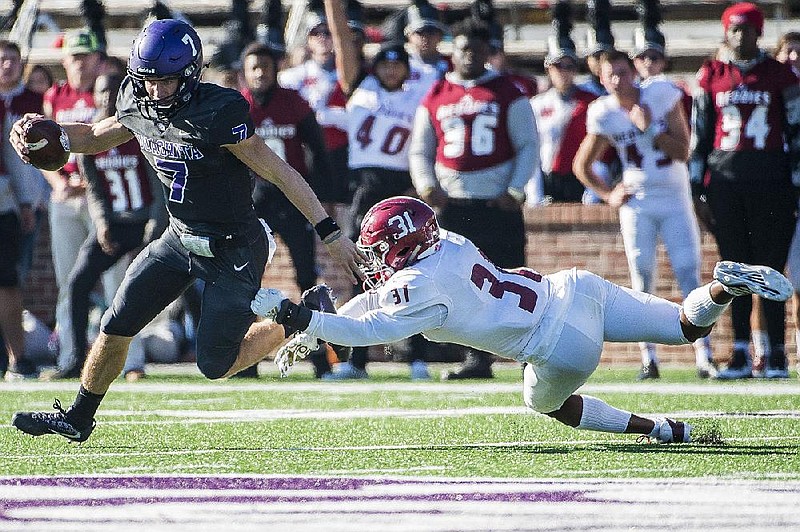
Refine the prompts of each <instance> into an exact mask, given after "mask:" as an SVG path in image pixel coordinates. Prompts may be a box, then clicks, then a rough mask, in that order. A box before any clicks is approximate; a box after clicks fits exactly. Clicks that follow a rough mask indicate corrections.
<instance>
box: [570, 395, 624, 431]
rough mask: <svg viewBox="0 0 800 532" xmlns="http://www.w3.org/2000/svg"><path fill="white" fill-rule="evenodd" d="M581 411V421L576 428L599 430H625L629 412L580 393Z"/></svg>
mask: <svg viewBox="0 0 800 532" xmlns="http://www.w3.org/2000/svg"><path fill="white" fill-rule="evenodd" d="M581 398H582V399H583V413H582V414H581V422H580V423H579V424H578V426H577V427H576V428H578V429H581V430H597V431H600V432H616V433H621V432H625V429H626V428H628V422H629V421H630V420H631V413H630V412H625V411H624V410H619V409H617V408H614V407H613V406H611V405H609V404H608V403H606V402H604V401H601V400H600V399H598V398H596V397H592V396H591V395H581Z"/></svg>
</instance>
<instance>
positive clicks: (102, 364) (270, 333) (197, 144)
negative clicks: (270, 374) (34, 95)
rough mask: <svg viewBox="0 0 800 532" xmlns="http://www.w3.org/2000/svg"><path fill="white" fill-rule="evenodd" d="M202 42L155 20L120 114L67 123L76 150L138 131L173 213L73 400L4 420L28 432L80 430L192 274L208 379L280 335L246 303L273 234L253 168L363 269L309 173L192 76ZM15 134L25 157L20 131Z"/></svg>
mask: <svg viewBox="0 0 800 532" xmlns="http://www.w3.org/2000/svg"><path fill="white" fill-rule="evenodd" d="M202 67H203V51H202V45H201V42H200V38H199V37H198V35H197V33H196V32H195V30H194V29H193V28H192V27H191V26H189V25H188V24H186V23H184V22H181V21H178V20H172V19H165V20H156V21H154V22H152V23H150V24H149V25H148V26H147V27H145V28H144V29H143V30H142V32H141V33H140V34H139V36H138V37H137V38H136V41H135V42H134V44H133V50H132V51H131V55H130V59H129V61H128V76H127V77H126V78H125V81H124V82H123V84H122V87H121V88H120V94H119V97H118V99H117V114H116V116H112V117H109V118H107V119H105V120H102V121H100V122H97V123H94V124H78V123H69V124H63V127H64V129H65V130H66V132H67V134H68V135H69V139H70V143H71V146H72V151H74V152H77V153H99V152H102V151H105V150H109V149H111V148H112V147H114V146H117V145H120V144H122V143H124V142H126V141H128V140H130V139H132V138H134V137H136V138H137V140H138V141H139V144H140V146H141V149H142V152H143V153H144V155H145V157H146V158H147V160H148V162H149V163H150V164H151V165H152V166H153V168H155V170H156V172H157V174H158V177H159V179H160V181H161V184H162V189H163V191H164V194H165V196H166V197H165V199H166V204H167V208H168V210H169V214H170V224H169V227H168V228H167V230H166V231H165V232H164V234H163V235H162V236H161V237H160V238H159V239H157V240H155V241H154V242H152V243H151V244H150V245H148V246H147V247H146V248H145V249H144V250H143V251H142V252H141V253H140V254H139V256H138V257H137V258H136V259H135V260H134V261H133V263H132V264H131V266H130V267H129V268H128V271H127V273H126V276H125V280H124V281H123V283H122V286H121V287H120V289H119V291H118V292H117V295H116V296H115V298H114V303H113V305H112V306H111V308H110V309H109V310H108V311H107V312H106V314H105V315H104V316H103V320H102V325H101V332H100V335H99V336H98V338H97V340H96V341H95V343H94V344H93V345H92V348H91V351H90V353H89V356H88V359H87V362H86V365H85V366H84V369H83V373H82V376H81V386H80V390H79V392H78V395H77V398H76V400H75V402H74V404H73V405H72V406H71V407H70V408H68V409H67V410H64V409H63V408H61V404H60V402H58V401H56V404H55V407H56V409H57V410H58V411H57V412H55V413H43V412H20V413H17V414H15V416H14V418H13V420H12V423H13V424H14V426H15V427H17V428H18V429H19V430H22V431H23V432H26V433H28V434H31V435H34V436H39V435H43V434H58V435H60V436H63V437H65V438H67V439H68V440H71V441H77V442H81V441H85V440H86V439H87V438H88V437H89V435H90V434H91V432H92V430H93V429H94V426H95V421H94V414H95V412H96V411H97V409H98V407H99V406H100V402H101V401H102V399H103V396H104V394H105V393H106V391H107V390H108V388H109V386H110V385H111V383H112V382H113V381H114V379H115V378H116V377H117V376H118V375H119V374H120V371H121V370H122V368H123V364H124V362H125V357H126V353H127V350H128V346H129V344H130V341H131V337H133V336H134V335H135V334H136V333H137V332H139V331H140V330H141V329H142V328H143V327H144V326H145V325H146V324H147V323H148V322H149V321H150V320H152V319H153V318H154V317H155V316H156V314H158V313H159V312H160V311H161V310H162V309H164V308H165V307H166V306H167V304H169V303H170V302H171V301H173V300H174V299H176V298H177V297H178V296H179V295H180V294H181V293H182V292H183V291H184V290H185V289H186V288H187V287H188V286H190V285H191V284H192V283H193V282H194V281H195V279H197V278H201V279H203V280H204V281H205V289H204V293H203V307H202V314H203V317H202V319H201V321H200V324H199V327H198V330H197V365H198V367H199V368H200V371H201V372H202V373H203V374H204V375H205V376H206V377H208V378H210V379H218V378H222V377H228V376H230V375H233V374H235V373H237V372H238V371H240V370H242V369H244V368H247V367H249V366H251V365H253V364H255V363H256V362H258V361H259V360H261V359H262V358H263V357H264V355H265V353H268V352H270V351H271V350H272V349H274V348H275V347H277V346H278V345H279V344H280V343H281V342H282V341H283V338H284V330H283V328H282V327H279V326H276V325H275V324H274V323H271V322H257V323H254V321H255V315H254V314H253V313H252V311H251V310H250V302H251V301H252V299H253V297H254V296H255V294H256V292H257V291H258V289H259V287H260V282H261V278H262V274H263V273H264V267H265V266H266V264H267V262H268V260H269V251H270V246H269V240H271V238H270V235H268V234H266V232H265V230H264V228H263V226H262V224H261V222H260V221H259V219H258V218H257V217H256V214H255V211H254V209H253V202H252V198H251V178H250V170H253V171H254V172H255V173H256V174H258V175H259V176H261V177H262V178H264V179H267V180H269V181H271V182H273V183H275V184H276V185H277V186H278V188H280V189H281V191H282V192H283V193H284V194H286V196H287V197H288V198H289V199H290V200H291V201H292V203H293V204H294V205H295V206H296V207H297V208H298V209H300V211H301V212H302V213H303V214H304V215H305V217H306V218H307V219H308V220H309V221H310V222H311V223H312V224H313V225H314V228H315V230H316V232H317V233H318V235H319V236H320V238H321V239H322V241H323V243H324V244H325V245H326V247H327V249H328V251H329V252H330V253H331V255H332V256H333V257H334V258H335V259H336V260H337V261H338V262H340V263H341V264H342V265H343V266H344V267H345V269H346V270H347V271H348V272H349V273H351V274H352V275H354V276H356V277H358V278H361V277H362V276H363V275H362V273H361V271H360V269H359V264H361V263H363V258H362V257H363V254H362V253H361V252H360V251H358V250H357V249H356V247H355V244H354V243H353V242H352V241H350V240H349V239H347V238H340V237H341V231H340V230H339V228H338V226H337V225H336V222H334V221H333V219H332V218H330V217H329V216H328V215H327V213H326V212H325V209H324V208H323V206H322V205H321V204H320V202H319V200H318V199H317V197H316V196H315V195H314V193H313V191H312V190H311V188H310V187H309V186H308V183H306V181H305V180H304V179H303V178H302V177H300V175H299V174H298V173H297V172H296V171H295V170H293V169H292V168H291V167H290V166H289V165H287V164H286V163H285V162H283V160H282V159H281V158H280V157H278V156H277V155H276V154H275V153H274V152H273V151H272V150H270V149H269V148H268V147H267V145H266V144H265V143H264V141H263V140H262V139H261V138H260V137H258V136H257V135H255V128H254V127H253V121H252V119H251V118H250V114H249V106H248V104H247V102H246V101H245V99H244V98H243V97H242V95H241V94H240V93H239V92H237V91H235V90H232V89H226V88H222V87H219V86H217V85H212V84H209V83H201V82H200V73H201V70H202ZM37 118H38V117H37V116H36V115H26V116H24V117H23V118H22V119H20V120H19V121H17V122H16V123H15V124H14V126H13V129H12V134H11V141H12V145H14V147H15V149H16V150H17V152H18V153H19V154H20V156H21V157H22V158H23V160H26V161H27V156H26V153H27V149H26V148H25V145H24V142H23V140H24V130H25V126H26V124H27V122H29V121H30V120H35V119H37Z"/></svg>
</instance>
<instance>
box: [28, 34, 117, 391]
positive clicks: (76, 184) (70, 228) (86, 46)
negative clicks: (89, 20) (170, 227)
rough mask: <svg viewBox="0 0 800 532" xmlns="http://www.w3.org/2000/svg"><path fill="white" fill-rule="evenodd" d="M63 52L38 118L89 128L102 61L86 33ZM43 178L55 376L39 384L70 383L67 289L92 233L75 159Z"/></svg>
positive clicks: (107, 281)
mask: <svg viewBox="0 0 800 532" xmlns="http://www.w3.org/2000/svg"><path fill="white" fill-rule="evenodd" d="M63 51H64V58H63V60H62V64H63V65H64V70H65V72H66V74H67V79H66V81H62V82H60V83H58V84H56V85H54V86H53V87H52V88H51V89H50V90H49V91H47V92H46V93H45V95H44V113H43V114H44V115H45V116H46V117H48V118H52V119H53V120H55V121H57V122H83V123H87V124H88V123H91V122H92V120H93V119H94V114H95V106H94V97H93V95H92V91H93V88H94V82H95V79H97V74H98V71H99V67H100V64H101V61H102V58H103V56H102V53H101V51H100V47H99V44H98V42H97V38H96V37H95V35H94V34H93V33H91V32H89V31H88V30H85V29H81V30H75V31H71V32H68V33H67V35H66V36H65V37H64V44H63ZM42 174H43V175H44V177H45V179H47V181H48V183H50V187H51V188H52V193H51V194H50V209H49V215H50V243H51V253H52V256H53V268H54V270H55V274H56V283H57V284H58V302H57V304H56V331H57V333H58V340H59V345H60V351H59V355H58V370H57V371H56V372H55V373H52V374H50V375H43V378H45V379H61V378H74V377H78V376H79V375H80V368H81V367H80V365H79V361H76V360H75V359H74V358H73V355H74V353H75V346H74V345H73V344H72V334H71V332H70V331H72V325H71V319H72V311H71V309H70V299H69V296H68V290H67V284H68V281H69V275H70V272H71V271H72V267H73V266H74V265H75V263H76V262H77V258H78V252H79V250H80V248H81V244H83V242H84V241H85V240H86V238H87V237H88V236H89V234H90V233H91V232H92V230H93V227H92V220H91V217H90V215H89V208H88V203H87V201H86V179H85V178H84V176H82V175H81V173H80V169H79V168H78V163H77V158H76V156H75V155H73V156H71V157H70V160H69V162H67V164H66V165H65V166H64V168H62V169H61V170H58V171H56V172H49V171H43V172H42ZM126 266H127V262H126V261H118V262H117V264H116V265H115V266H113V267H112V268H111V269H109V270H108V271H107V272H106V273H105V274H103V293H104V295H105V303H106V304H107V305H110V304H111V301H112V300H113V299H114V292H115V290H116V287H118V286H119V284H120V283H121V282H122V278H123V277H124V275H125V268H126ZM83 357H85V354H83ZM83 357H82V358H83Z"/></svg>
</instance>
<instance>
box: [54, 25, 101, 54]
mask: <svg viewBox="0 0 800 532" xmlns="http://www.w3.org/2000/svg"><path fill="white" fill-rule="evenodd" d="M62 48H63V49H64V53H65V54H66V55H78V54H91V53H93V52H99V51H101V47H100V43H99V42H98V40H97V36H96V35H95V34H94V33H92V32H91V31H89V30H85V29H84V30H73V31H70V32H68V33H67V34H66V35H65V36H64V44H63V45H62Z"/></svg>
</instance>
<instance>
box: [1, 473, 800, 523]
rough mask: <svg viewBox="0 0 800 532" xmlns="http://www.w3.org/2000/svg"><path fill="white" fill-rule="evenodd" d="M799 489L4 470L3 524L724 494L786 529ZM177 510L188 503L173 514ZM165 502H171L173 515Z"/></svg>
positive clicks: (685, 501)
mask: <svg viewBox="0 0 800 532" xmlns="http://www.w3.org/2000/svg"><path fill="white" fill-rule="evenodd" d="M26 488H27V489H26ZM73 490H74V491H73ZM123 490H124V491H123ZM87 492H88V493H87ZM3 494H7V497H3ZM675 494H679V495H680V496H679V497H677V498H676V497H675ZM797 500H800V482H797V481H787V482H776V481H773V482H770V481H752V482H750V481H744V480H738V481H737V480H724V479H716V480H715V479H662V480H654V479H643V480H636V479H617V480H602V479H563V480H558V479H545V480H538V479H487V478H483V479H469V478H460V479H446V478H430V479H428V478H420V477H416V478H414V477H409V478H408V479H405V478H403V477H388V478H379V477H363V478H345V477H305V476H296V477H278V476H275V477H271V476H264V477H259V476H208V475H205V476H183V475H181V476H155V475H148V476H132V475H126V476H120V477H113V476H98V477H92V476H75V477H68V476H64V477H6V478H0V529H2V530H25V531H28V530H49V529H53V528H52V527H56V528H55V529H57V528H58V526H59V525H60V524H64V523H65V522H68V523H69V524H70V526H71V527H72V528H70V530H73V529H75V527H78V528H79V529H81V530H86V531H89V532H93V531H94V530H98V531H99V530H103V531H105V530H108V529H109V527H111V529H114V530H124V531H127V530H136V531H137V532H138V531H140V530H144V529H147V528H148V527H155V528H159V527H163V526H165V525H166V524H167V523H170V524H171V523H174V522H175V519H179V520H180V519H183V520H184V524H185V525H186V527H187V529H189V530H193V529H192V528H189V527H191V526H193V525H197V524H198V523H202V524H203V526H212V528H213V527H223V528H225V527H226V526H231V525H232V524H233V522H237V525H238V526H239V529H241V530H263V529H264V528H263V527H264V526H265V525H269V524H273V525H279V526H285V525H287V523H293V524H294V527H295V529H297V530H300V529H303V528H304V527H308V528H309V529H313V530H328V529H330V530H347V529H360V528H358V527H357V526H356V523H360V524H361V525H362V528H363V526H367V528H370V526H373V525H374V529H381V528H385V527H391V526H393V525H396V524H397V523H401V524H405V525H406V526H407V527H408V528H407V529H408V530H413V529H419V530H483V529H486V528H485V527H486V526H489V525H491V523H495V522H496V521H495V519H496V518H497V515H498V511H502V512H503V515H504V517H503V523H504V524H505V525H508V526H506V527H505V528H504V529H514V530H520V529H526V530H527V529H531V523H532V522H537V521H535V520H536V519H541V521H538V523H539V524H540V525H541V527H539V526H537V527H533V528H547V529H551V528H552V527H551V526H550V525H552V524H553V521H552V520H553V519H557V520H558V522H559V523H562V521H563V520H564V519H568V520H569V522H570V524H571V525H572V526H573V527H575V526H577V527H578V528H577V529H585V528H586V527H589V528H591V527H595V526H596V527H599V528H604V527H611V528H615V529H616V528H620V527H622V528H626V527H628V526H633V525H636V524H640V521H641V515H642V512H643V511H644V509H646V511H647V512H648V515H651V516H659V515H660V516H662V517H668V519H669V520H670V521H671V523H672V524H673V525H676V526H678V527H679V528H681V527H682V528H689V529H691V528H697V527H698V526H699V525H700V524H701V523H707V522H708V519H709V518H711V516H717V517H716V519H718V518H719V513H718V512H717V510H715V508H717V507H718V506H719V505H722V507H724V508H725V510H723V512H725V520H724V525H725V526H723V527H722V528H723V529H726V530H737V531H738V530H752V524H753V522H754V521H753V519H754V518H755V519H757V520H758V522H759V523H760V529H761V530H776V531H778V530H780V531H781V532H783V531H785V530H797V529H800V517H799V516H798V515H797V514H796V512H795V511H794V509H793V506H794V504H793V503H792V502H791V501H797ZM465 503H466V504H465ZM82 508H86V509H89V508H91V509H92V510H93V511H82V510H81V509H82ZM678 508H680V511H679V512H677V513H676V510H677V509H678ZM498 509H500V510H498ZM720 509H721V508H720ZM175 511H177V512H178V515H173V512H175ZM709 511H710V512H711V513H710V514H709ZM163 512H170V513H169V514H168V515H169V517H168V518H167V521H165V520H164V519H165V517H164V516H165V515H167V514H164V513H163ZM532 519H533V520H534V521H532ZM237 520H238V521H237ZM676 520H677V521H676ZM190 523H191V524H190ZM192 524H193V525H192ZM562 524H563V525H566V522H563V523H562ZM334 525H335V526H334ZM350 525H352V526H350ZM330 526H333V527H334V528H329V527H330ZM637 526H638V525H637ZM297 527H299V528H297ZM320 527H322V528H320ZM353 527H356V528H353ZM493 527H494V526H493V525H492V526H490V528H493ZM509 527H510V528H509ZM214 529H217V528H214ZM387 530H388V529H387ZM395 530H396V528H395Z"/></svg>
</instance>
